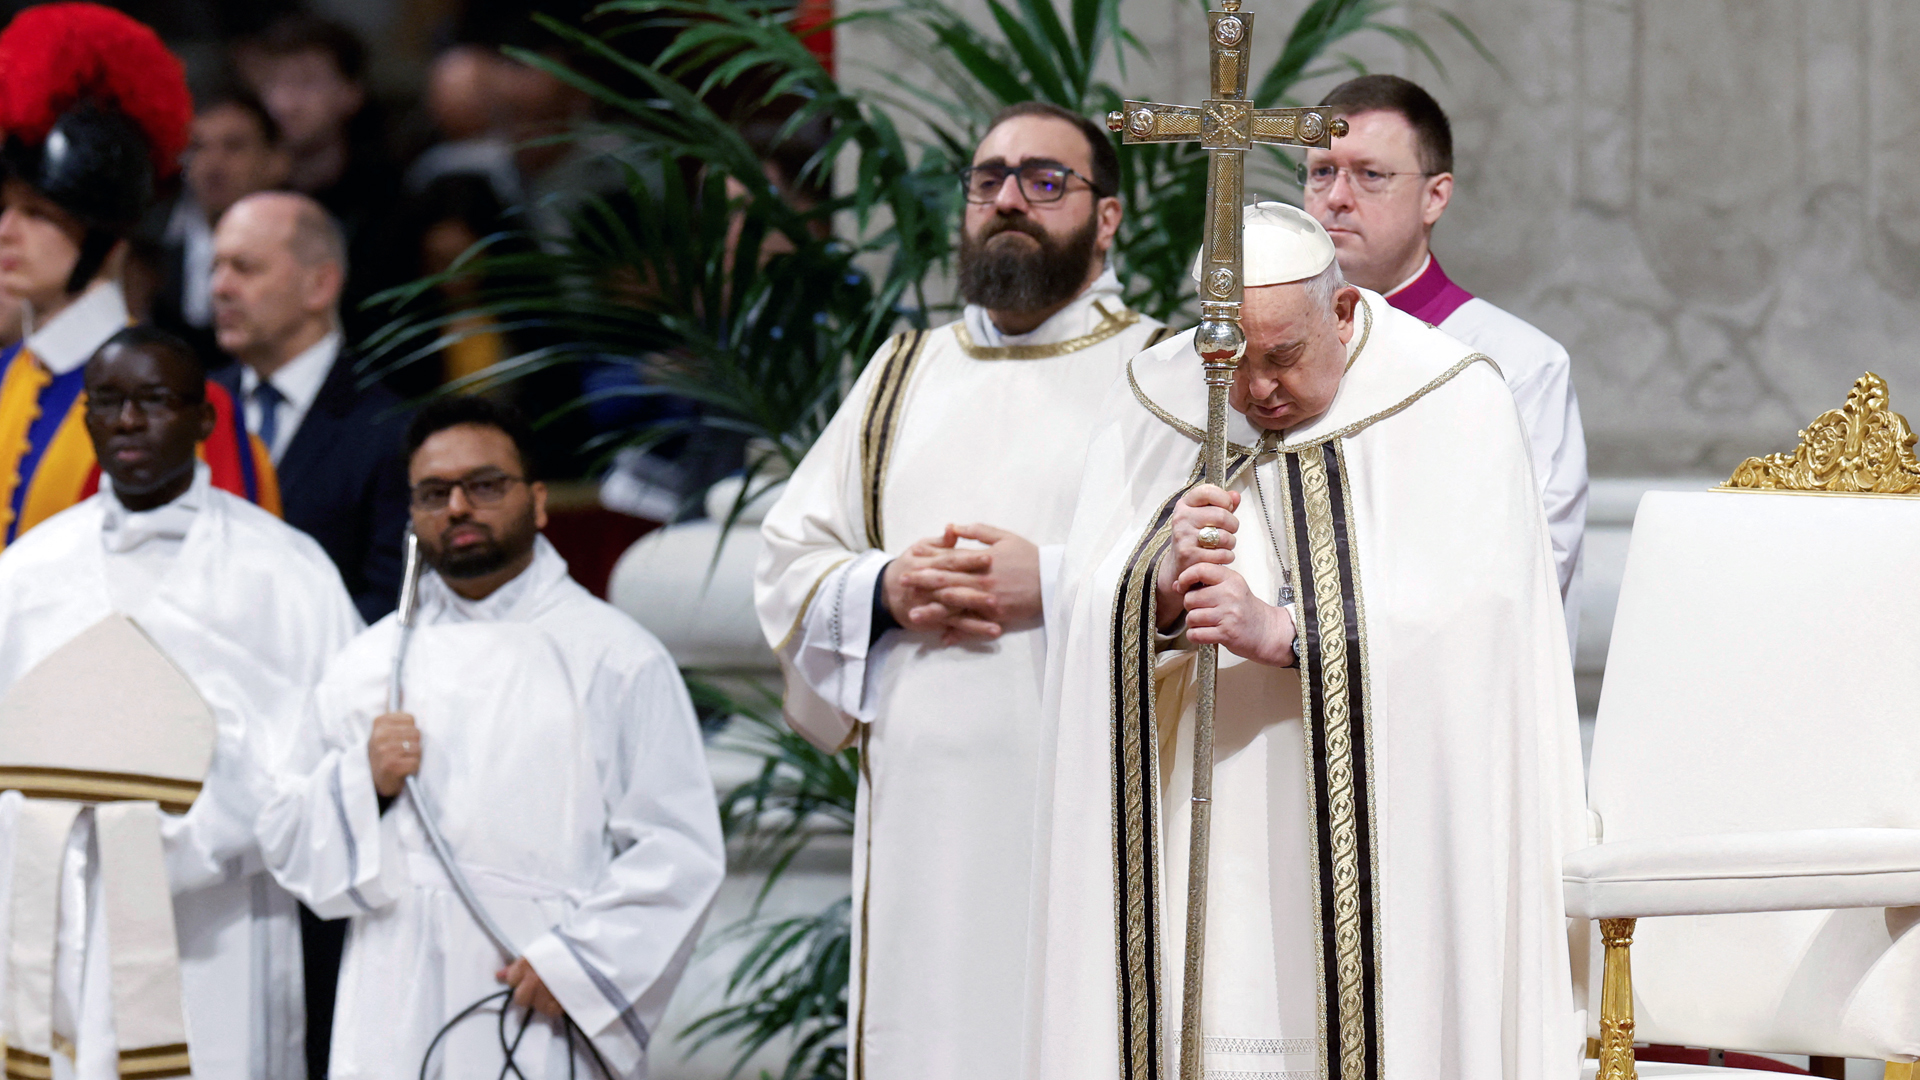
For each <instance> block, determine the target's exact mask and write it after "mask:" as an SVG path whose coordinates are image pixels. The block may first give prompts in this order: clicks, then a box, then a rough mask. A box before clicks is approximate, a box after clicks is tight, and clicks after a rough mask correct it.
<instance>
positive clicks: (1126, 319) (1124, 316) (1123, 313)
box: [953, 300, 1140, 360]
mask: <svg viewBox="0 0 1920 1080" xmlns="http://www.w3.org/2000/svg"><path fill="white" fill-rule="evenodd" d="M1093 306H1094V307H1095V308H1096V309H1098V310H1099V312H1100V314H1101V316H1102V318H1101V319H1100V325H1098V326H1096V327H1094V328H1093V329H1092V330H1091V331H1089V332H1087V333H1085V334H1081V335H1080V336H1079V337H1076V338H1068V339H1067V340H1065V341H1056V342H1054V343H1053V344H1051V345H975V344H974V343H973V335H972V334H969V333H967V324H966V323H964V322H959V323H955V324H954V326H953V336H954V337H955V338H956V339H957V340H958V341H959V342H960V351H961V352H963V353H966V354H967V355H968V356H970V357H972V358H974V359H975V360H1051V359H1053V358H1054V357H1056V356H1065V355H1067V354H1068V353H1077V352H1079V351H1080V350H1081V349H1085V348H1089V347H1091V346H1094V345H1098V344H1100V343H1101V342H1103V341H1105V340H1107V339H1108V338H1110V337H1112V336H1114V335H1115V334H1118V333H1119V332H1120V331H1122V330H1125V329H1126V328H1127V327H1129V326H1132V325H1133V324H1134V323H1137V322H1139V321H1140V313H1139V312H1137V311H1129V310H1127V309H1126V308H1121V309H1120V310H1119V311H1108V310H1107V308H1106V305H1104V304H1102V303H1101V302H1100V301H1098V300H1095V301H1094V302H1093Z"/></svg>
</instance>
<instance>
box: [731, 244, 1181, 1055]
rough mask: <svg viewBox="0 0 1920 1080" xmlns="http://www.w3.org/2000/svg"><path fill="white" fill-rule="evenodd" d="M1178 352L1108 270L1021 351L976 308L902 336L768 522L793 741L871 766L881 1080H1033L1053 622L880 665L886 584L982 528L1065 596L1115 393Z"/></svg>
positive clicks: (865, 1009)
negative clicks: (876, 619) (1038, 794)
mask: <svg viewBox="0 0 1920 1080" xmlns="http://www.w3.org/2000/svg"><path fill="white" fill-rule="evenodd" d="M1164 332H1165V330H1164V327H1162V326H1161V325H1160V324H1159V323H1157V322H1154V321H1153V320H1150V319H1145V318H1140V317H1139V316H1137V315H1136V314H1134V313H1133V312H1131V311H1128V310H1127V309H1126V308H1125V307H1124V306H1123V305H1122V303H1121V301H1120V284H1119V281H1118V279H1117V278H1115V276H1114V275H1113V273H1112V271H1108V272H1107V273H1106V274H1104V275H1103V276H1102V277H1101V278H1099V279H1098V280H1097V281H1096V282H1095V283H1094V284H1093V285H1092V286H1091V287H1089V288H1088V290H1087V291H1086V292H1084V293H1082V294H1081V295H1080V296H1079V297H1077V298H1076V299H1075V300H1074V301H1073V302H1072V303H1070V304H1069V305H1068V306H1067V307H1066V308H1064V309H1062V310H1061V311H1060V312H1059V313H1057V314H1055V315H1054V316H1053V317H1052V318H1050V319H1049V320H1047V321H1046V322H1045V323H1043V324H1041V325H1040V326H1039V327H1038V328H1036V329H1035V330H1034V331H1033V332H1032V333H1030V334H1027V335H1023V336H1021V337H1017V338H1011V337H1005V336H1003V335H1001V334H1000V333H999V331H998V330H997V329H996V328H995V327H994V326H993V323H992V320H991V319H990V318H988V316H987V314H986V312H985V311H983V310H982V309H980V308H978V307H969V308H967V310H966V314H965V317H964V318H963V319H962V320H961V321H960V322H956V323H952V324H949V325H947V326H943V327H941V328H939V329H937V330H932V331H917V332H912V333H907V334H903V335H901V336H899V337H896V338H895V339H893V340H892V341H890V342H889V343H888V344H887V346H886V347H884V348H883V349H882V350H881V351H880V353H879V354H878V355H877V356H876V357H875V358H874V359H873V360H872V362H870V363H869V364H868V365H867V368H866V370H865V372H863V373H862V374H861V376H860V379H859V381H858V382H856V383H855V384H854V387H853V390H852V392H851V393H850V394H849V395H848V397H847V400H846V401H845V403H843V404H842V405H841V408H840V411H839V413H838V415H836V416H835V417H834V418H833V421H832V423H830V424H829V425H828V426H827V429H826V431H825V432H824V433H823V434H822V435H821V437H820V439H819V441H818V442H816V443H815V444H814V446H813V448H812V449H811V450H810V451H808V453H807V457H806V460H804V461H803V462H801V464H800V467H799V468H798V469H797V470H796V471H795V472H794V475H793V478H792V480H791V481H790V482H789V483H788V485H787V488H786V491H785V492H784V494H783V495H782V496H781V498H780V500H779V502H778V503H777V504H776V505H775V506H774V507H773V509H772V510H771V512H769V513H768V515H767V517H766V520H765V524H764V526H763V529H762V533H763V535H764V537H765V539H766V545H767V546H766V552H765V554H764V555H763V556H762V558H761V562H760V566H759V569H758V571H757V574H756V578H755V595H756V601H757V604H758V607H759V612H760V623H761V629H762V630H763V632H764V633H765V634H766V636H767V641H768V643H769V644H771V645H773V646H774V648H775V651H776V652H777V653H778V654H779V656H780V660H781V664H782V666H783V668H784V669H785V671H786V676H787V697H786V704H787V719H788V722H789V723H790V724H792V725H793V727H794V728H795V729H796V730H798V731H799V732H801V733H802V734H803V735H805V736H806V737H807V738H809V739H810V740H812V741H813V742H814V743H816V744H817V745H819V746H821V747H822V748H825V749H828V750H837V749H840V748H842V747H845V746H848V745H851V744H856V743H857V744H858V745H859V746H860V748H861V753H862V768H861V777H860V793H859V807H858V815H857V817H856V822H855V833H854V852H855V854H854V881H853V896H854V903H855V909H854V914H853V934H854V938H853V941H854V945H853V948H854V960H853V969H852V978H851V983H852V985H851V988H850V993H851V996H850V998H849V1012H850V1016H849V1022H850V1025H851V1027H852V1034H851V1036H850V1040H849V1041H850V1046H851V1053H852V1054H853V1055H854V1060H853V1062H852V1068H853V1069H855V1070H856V1071H857V1073H858V1074H863V1075H865V1076H866V1077H867V1078H868V1080H945V1078H955V1080H958V1078H967V1080H972V1078H975V1077H986V1076H993V1077H1005V1076H1012V1075H1014V1073H1015V1071H1016V1070H1017V1068H1018V1062H1019V1045H1018V1037H1017V1035H1016V1034H1015V1033H1016V1032H1018V1031H1019V1030H1020V1025H1021V1023H1022V1018H1023V1015H1024V1012H1023V1009H1022V1008H1021V1000H1022V996H1023V994H1024V987H1025V973H1026V970H1027V965H1026V960H1025V958H1026V955H1027V952H1026V950H1027V944H1026V938H1027V927H1028V923H1027V912H1028V906H1029V902H1028V895H1029V886H1030V876H1031V873H1032V862H1031V857H1032V851H1033V842H1034V816H1033V815H1034V811H1035V803H1034V792H1035V783H1036V775H1037V774H1036V772H1035V769H1036V766H1037V762H1038V755H1039V750H1040V744H1039V741H1038V735H1039V720H1040V692H1041V686H1042V680H1043V676H1044V667H1045V663H1046V631H1045V628H1044V626H1043V625H1042V622H1043V620H1041V619H1035V620H1030V621H1028V622H1026V623H1024V624H1021V623H1015V624H1012V625H1009V626H1007V627H1006V628H1005V633H1004V634H1003V635H1002V636H1001V637H1000V638H998V639H997V640H995V641H991V642H974V643H969V644H965V645H960V646H955V647H942V646H941V644H940V639H939V637H938V635H934V634H924V633H910V632H907V631H905V630H901V629H893V630H889V631H887V632H886V633H885V634H884V635H881V636H879V638H878V640H877V641H875V642H874V643H873V646H872V648H871V651H870V649H869V639H870V638H871V637H872V636H873V635H872V633H871V627H872V623H871V615H872V612H873V605H874V587H875V582H876V581H877V579H878V578H879V575H880V572H881V570H882V569H883V568H884V567H885V566H886V564H887V562H888V561H889V560H890V559H892V558H893V557H894V556H896V555H898V554H900V553H901V552H904V551H905V550H906V549H907V548H908V547H910V546H911V545H912V544H914V543H915V542H917V541H919V540H922V539H926V538H929V537H939V536H940V535H941V534H942V533H943V532H944V531H945V529H946V528H947V526H948V525H949V524H954V525H966V524H971V523H982V524H987V525H992V526H997V527H999V528H1002V529H1006V530H1009V531H1011V532H1014V533H1017V534H1019V535H1020V536H1023V537H1025V538H1026V539H1028V540H1030V541H1032V542H1033V543H1035V544H1037V545H1040V547H1041V562H1042V579H1043V586H1046V585H1050V582H1051V580H1052V578H1053V577H1054V575H1055V570H1054V568H1055V567H1057V566H1058V554H1059V548H1058V545H1060V544H1061V543H1062V542H1063V541H1065V539H1066V532H1067V523H1068V521H1069V520H1070V519H1071V517H1072V514H1073V502H1074V492H1075V489H1076V486H1077V482H1078V478H1079V475H1080V467H1081V463H1082V461H1083V459H1084V458H1085V456H1086V444H1087V437H1088V436H1089V435H1090V434H1091V432H1092V431H1093V425H1094V422H1095V419H1096V410H1097V409H1098V407H1099V403H1100V401H1101V399H1102V398H1103V396H1104V393H1105V390H1106V387H1107V386H1109V385H1110V384H1112V383H1113V381H1114V380H1115V379H1116V378H1117V377H1119V375H1120V373H1121V371H1122V370H1123V367H1124V365H1125V362H1126V359H1127V358H1128V357H1129V356H1132V355H1133V354H1134V353H1136V352H1138V351H1139V350H1140V349H1141V348H1142V347H1144V346H1145V344H1146V343H1147V342H1148V341H1149V339H1152V338H1155V337H1156V336H1157V335H1160V334H1162V333H1164Z"/></svg>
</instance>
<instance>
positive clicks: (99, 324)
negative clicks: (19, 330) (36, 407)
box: [27, 281, 132, 375]
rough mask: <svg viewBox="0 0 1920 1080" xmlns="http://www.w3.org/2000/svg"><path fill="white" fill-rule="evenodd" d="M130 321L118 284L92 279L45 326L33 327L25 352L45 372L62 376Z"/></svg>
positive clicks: (84, 361) (81, 362) (80, 363)
mask: <svg viewBox="0 0 1920 1080" xmlns="http://www.w3.org/2000/svg"><path fill="white" fill-rule="evenodd" d="M131 321H132V319H131V317H130V316H128V314H127V296H126V294H125V293H123V292H121V291H120V283H119V282H117V281H96V282H94V283H93V284H92V285H89V286H87V290H86V291H85V292H83V293H81V294H80V295H79V297H77V298H76V299H75V300H74V301H73V303H71V304H68V305H67V306H66V308H65V309H64V310H62V311H61V312H60V314H58V315H55V316H54V317H53V318H51V319H48V320H47V322H46V325H44V326H36V327H34V329H33V332H32V333H30V334H28V335H27V351H28V352H30V353H32V354H33V358H34V359H36V360H38V361H40V362H41V363H42V364H44V365H46V368H47V370H48V371H51V372H53V373H54V374H55V375H65V374H66V373H67V372H69V371H73V370H75V369H77V368H78V367H80V365H82V364H84V363H86V362H87V359H88V358H89V357H91V356H92V355H93V354H94V351H95V350H97V349H99V348H100V346H102V345H105V344H106V343H107V339H108V338H110V337H112V336H113V335H115V334H117V333H119V332H120V331H122V330H125V329H126V328H127V324H128V323H130V322H131Z"/></svg>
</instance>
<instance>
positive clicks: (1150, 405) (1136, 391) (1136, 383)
mask: <svg viewBox="0 0 1920 1080" xmlns="http://www.w3.org/2000/svg"><path fill="white" fill-rule="evenodd" d="M1360 309H1361V311H1362V312H1364V313H1365V315H1366V318H1365V320H1363V322H1362V325H1361V328H1360V343H1359V344H1358V345H1355V346H1354V347H1353V352H1352V354H1350V355H1349V356H1348V357H1347V368H1346V369H1347V370H1348V371H1352V370H1353V365H1355V364H1357V363H1359V362H1360V354H1361V353H1363V352H1365V351H1366V349H1367V342H1368V341H1370V340H1372V338H1373V305H1371V304H1369V303H1367V301H1366V298H1365V297H1361V299H1360ZM1481 359H1485V357H1482V358H1481ZM1456 374H1458V371H1454V372H1449V373H1448V374H1447V375H1446V376H1445V377H1444V378H1442V379H1440V380H1438V381H1436V382H1434V383H1432V384H1430V385H1428V386H1426V387H1425V388H1423V389H1422V390H1421V391H1420V393H1419V394H1415V395H1414V397H1419V396H1421V395H1424V394H1425V393H1426V392H1427V391H1428V390H1431V389H1433V388H1434V387H1435V386H1438V385H1440V383H1441V382H1445V381H1446V380H1447V379H1450V378H1452V377H1453V376H1454V375H1456ZM1127 385H1128V386H1130V387H1132V388H1133V397H1134V400H1135V401H1138V402H1139V403H1140V404H1141V405H1142V406H1144V407H1145V408H1146V410H1147V411H1148V412H1150V413H1152V414H1153V415H1154V416H1156V417H1159V419H1160V422H1161V423H1163V424H1166V425H1167V426H1168V427H1171V428H1173V429H1174V430H1175V431H1178V432H1179V433H1180V434H1182V435H1185V436H1186V437H1187V438H1189V439H1192V440H1193V441H1194V442H1197V443H1203V444H1204V443H1205V442H1206V440H1207V433H1206V431H1205V430H1204V429H1202V428H1199V427H1196V426H1195V425H1193V424H1189V423H1187V422H1186V421H1185V420H1182V419H1180V418H1179V417H1177V416H1175V415H1173V414H1172V413H1170V412H1168V411H1167V410H1165V409H1163V408H1161V407H1160V405H1159V403H1158V402H1156V401H1154V400H1153V399H1152V398H1150V397H1148V396H1147V392H1146V391H1145V390H1142V389H1141V388H1140V380H1138V379H1136V378H1134V376H1133V361H1132V360H1128V361H1127ZM1412 400H1413V398H1408V399H1407V401H1403V402H1401V403H1400V404H1399V405H1396V406H1394V407H1393V408H1392V409H1389V410H1387V411H1385V412H1381V413H1377V414H1375V415H1374V416H1372V417H1369V418H1368V419H1366V420H1363V421H1361V422H1360V423H1359V424H1356V425H1350V426H1349V427H1346V428H1342V429H1341V430H1340V431H1339V432H1335V433H1334V434H1333V435H1329V436H1327V438H1336V437H1338V436H1339V435H1341V434H1345V433H1348V432H1351V431H1358V430H1360V429H1361V428H1363V427H1366V426H1367V425H1368V424H1371V423H1373V422H1374V421H1375V420H1378V419H1380V418H1381V417H1384V416H1391V415H1392V414H1393V413H1396V412H1399V411H1400V410H1401V409H1404V408H1406V406H1407V403H1408V402H1411V401H1412ZM1319 441H1321V440H1316V441H1315V442H1314V443H1303V444H1302V445H1303V446H1313V445H1316V443H1317V442H1319ZM1267 449H1271V447H1270V446H1269V444H1268V437H1267V436H1262V437H1261V440H1260V447H1258V448H1256V447H1252V446H1242V445H1240V444H1239V443H1237V442H1233V441H1231V440H1229V441H1228V442H1227V452H1228V453H1230V454H1253V453H1259V452H1263V451H1264V450H1267ZM1286 449H1289V450H1291V449H1297V447H1287V448H1286Z"/></svg>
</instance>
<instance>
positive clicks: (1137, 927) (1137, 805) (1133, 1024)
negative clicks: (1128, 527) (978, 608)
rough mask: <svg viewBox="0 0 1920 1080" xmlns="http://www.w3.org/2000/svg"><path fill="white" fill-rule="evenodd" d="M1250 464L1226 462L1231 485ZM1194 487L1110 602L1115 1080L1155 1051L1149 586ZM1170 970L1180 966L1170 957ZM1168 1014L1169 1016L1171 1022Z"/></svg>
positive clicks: (1145, 535)
mask: <svg viewBox="0 0 1920 1080" xmlns="http://www.w3.org/2000/svg"><path fill="white" fill-rule="evenodd" d="M1251 461H1252V457H1251V455H1247V454H1233V455H1229V457H1228V460H1227V475H1228V477H1229V478H1230V479H1229V481H1228V483H1229V484H1231V483H1232V479H1231V478H1233V477H1237V476H1239V475H1240V474H1241V473H1242V472H1243V471H1244V470H1245V469H1246V467H1247V465H1248V464H1249V463H1250V462H1251ZM1197 483H1199V469H1198V467H1197V466H1196V468H1195V470H1194V475H1193V477H1192V478H1191V479H1189V480H1188V481H1187V483H1186V484H1185V485H1184V486H1182V487H1181V488H1180V490H1178V491H1176V492H1174V493H1173V495H1171V496H1170V497H1169V498H1168V499H1167V501H1165V502H1163V503H1161V504H1160V507H1159V509H1157V510H1155V511H1154V515H1153V519H1152V520H1151V521H1150V522H1148V524H1147V527H1146V528H1145V529H1144V530H1142V532H1141V535H1140V541H1139V543H1138V544H1136V545H1135V546H1134V549H1133V554H1132V555H1131V556H1130V557H1129V558H1128V559H1127V563H1126V566H1125V568H1124V569H1123V570H1122V572H1121V576H1120V588H1119V590H1118V591H1117V592H1116V594H1115V596H1114V611H1113V636H1112V639H1111V642H1110V647H1111V650H1112V661H1111V676H1112V680H1113V686H1112V699H1113V705H1112V709H1113V716H1112V727H1113V748H1112V758H1113V804H1114V806H1113V830H1114V832H1113V850H1114V859H1113V871H1114V894H1115V904H1116V920H1117V921H1116V928H1117V930H1118V934H1117V935H1116V941H1117V949H1118V960H1119V972H1120V1002H1119V1004H1120V1076H1121V1080H1159V1078H1160V1076H1161V1074H1162V1069H1161V1064H1162V1062H1163V1060H1164V1057H1163V1054H1162V1052H1161V1039H1162V1037H1163V1032H1162V1027H1163V1025H1162V1022H1161V1020H1162V1016H1163V1007H1164V1003H1163V1002H1162V1001H1161V989H1162V987H1161V979H1162V977H1163V973H1164V972H1165V970H1166V969H1165V968H1164V966H1163V965H1164V963H1165V961H1164V959H1163V957H1162V955H1161V952H1162V950H1161V945H1162V942H1161V940H1160V891H1159V879H1160V872H1161V867H1160V852H1159V830H1160V825H1159V816H1160V763H1159V752H1158V751H1159V732H1158V726H1157V724H1156V723H1155V720H1154V691H1153V675H1154V660H1155V640H1154V639H1155V636H1156V633H1157V631H1158V629H1159V623H1158V616H1157V614H1156V612H1155V610H1154V607H1155V605H1154V579H1155V576H1156V574H1157V570H1158V567H1159V565H1160V558H1161V556H1162V555H1164V554H1165V553H1166V550H1167V547H1168V545H1169V543H1170V542H1171V540H1172V531H1171V527H1170V525H1169V521H1170V520H1171V518H1172V517H1173V510H1174V507H1175V506H1176V505H1177V504H1178V503H1179V501H1180V497H1181V496H1183V495H1185V494H1186V493H1187V492H1188V491H1189V490H1191V489H1192V488H1193V486H1194V485H1195V484H1197ZM1174 963H1175V965H1176V966H1178V963H1179V958H1178V957H1175V958H1174ZM1177 1015H1178V1014H1177V1012H1176V1016H1177Z"/></svg>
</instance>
